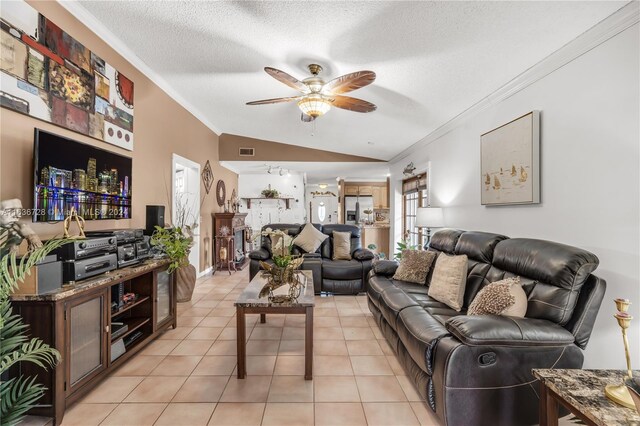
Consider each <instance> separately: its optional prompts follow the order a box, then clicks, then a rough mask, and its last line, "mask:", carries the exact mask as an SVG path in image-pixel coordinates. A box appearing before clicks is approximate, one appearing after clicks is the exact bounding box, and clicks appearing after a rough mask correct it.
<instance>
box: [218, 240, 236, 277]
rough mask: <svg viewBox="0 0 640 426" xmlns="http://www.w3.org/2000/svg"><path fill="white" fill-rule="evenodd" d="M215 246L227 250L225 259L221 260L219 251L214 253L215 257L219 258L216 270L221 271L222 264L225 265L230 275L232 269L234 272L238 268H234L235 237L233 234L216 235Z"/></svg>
mask: <svg viewBox="0 0 640 426" xmlns="http://www.w3.org/2000/svg"><path fill="white" fill-rule="evenodd" d="M215 238H216V245H215V246H216V248H217V250H220V249H221V248H222V247H224V248H225V249H226V250H227V259H226V260H224V261H223V260H222V258H221V257H220V252H218V253H216V258H217V259H220V260H219V262H218V265H217V268H216V269H217V270H218V271H221V270H222V266H223V265H224V266H226V268H227V271H229V275H231V270H233V271H234V272H237V271H238V269H237V268H236V262H235V260H234V257H235V254H236V245H235V239H234V236H233V235H225V236H222V235H216V237H215Z"/></svg>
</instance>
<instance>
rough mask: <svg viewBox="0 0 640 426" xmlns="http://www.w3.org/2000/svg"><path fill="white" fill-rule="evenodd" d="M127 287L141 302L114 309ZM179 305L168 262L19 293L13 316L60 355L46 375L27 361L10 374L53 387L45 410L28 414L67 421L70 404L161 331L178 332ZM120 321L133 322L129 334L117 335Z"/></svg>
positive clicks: (42, 401)
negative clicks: (44, 290)
mask: <svg viewBox="0 0 640 426" xmlns="http://www.w3.org/2000/svg"><path fill="white" fill-rule="evenodd" d="M120 285H122V286H123V290H124V292H125V293H135V294H136V295H138V297H137V298H136V299H135V301H133V302H130V303H128V304H125V305H122V306H113V307H112V300H117V299H118V298H117V292H118V290H119V288H120ZM114 293H115V294H114ZM176 300H177V299H176V285H175V276H174V275H169V273H168V272H167V262H166V261H163V260H161V261H156V260H153V261H147V262H146V263H143V264H141V265H136V266H131V267H128V268H124V269H118V270H116V271H112V272H108V273H106V274H102V275H99V276H96V277H93V278H90V279H87V280H83V281H78V282H77V283H76V284H74V285H72V286H69V287H63V288H61V289H59V290H57V291H55V292H52V293H47V294H42V295H24V294H16V295H13V296H12V305H13V309H14V312H16V313H18V314H20V315H21V316H22V318H23V320H24V322H25V324H28V325H29V327H30V328H29V334H30V335H31V336H32V337H39V338H40V339H42V340H43V341H44V342H45V343H48V344H49V345H51V346H53V347H55V348H56V349H57V350H58V351H59V352H60V355H61V360H60V363H59V364H58V365H57V366H56V367H55V368H53V369H49V370H46V371H45V370H43V369H42V368H40V367H37V366H35V365H34V364H31V363H23V364H20V365H19V366H18V368H17V369H16V370H14V371H12V372H11V375H13V374H17V375H21V374H24V375H27V376H34V375H37V376H38V382H40V383H42V384H44V385H45V386H46V387H47V391H46V392H45V395H44V396H43V397H42V398H41V399H40V401H39V405H38V406H37V407H36V408H34V409H33V410H31V411H30V413H29V414H33V415H38V416H47V417H53V419H54V425H59V424H61V423H62V418H63V417H64V411H65V409H66V407H68V406H69V405H70V404H72V403H73V402H75V401H77V400H78V399H79V398H81V397H82V396H84V395H86V394H87V393H88V391H90V390H91V389H92V388H93V387H95V386H96V385H97V384H98V383H99V382H100V381H101V380H102V379H103V378H104V377H105V376H106V375H107V374H108V373H110V372H111V371H113V370H114V369H115V368H117V367H118V366H120V365H122V364H123V363H125V362H126V361H127V359H129V358H130V357H131V356H132V355H134V354H135V353H136V352H138V351H140V349H142V348H143V347H144V346H145V345H147V344H148V343H149V342H151V341H152V340H153V339H155V338H156V337H157V336H158V335H159V334H160V333H161V332H163V331H164V330H166V329H167V328H169V327H173V328H175V327H176V325H177V322H176V321H177V314H176ZM114 322H121V323H124V324H126V325H127V328H128V330H127V331H126V332H125V333H123V334H121V335H119V336H117V337H115V338H114V337H112V324H113V323H114ZM136 336H137V337H136ZM134 337H136V338H135V339H133V338H134ZM132 339H133V340H132ZM122 343H124V346H125V352H124V353H123V354H122V355H120V356H119V357H117V358H115V359H114V360H113V361H112V360H111V359H112V357H115V354H116V351H115V348H116V346H119V345H121V344H122ZM112 348H113V351H112Z"/></svg>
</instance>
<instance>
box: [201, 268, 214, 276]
mask: <svg viewBox="0 0 640 426" xmlns="http://www.w3.org/2000/svg"><path fill="white" fill-rule="evenodd" d="M211 272H213V267H211V266H209V267H208V268H207V269H205V270H204V271H202V272H199V273H198V278H201V277H204V276H205V275H209V274H211Z"/></svg>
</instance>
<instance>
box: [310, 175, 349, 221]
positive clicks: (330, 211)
mask: <svg viewBox="0 0 640 426" xmlns="http://www.w3.org/2000/svg"><path fill="white" fill-rule="evenodd" d="M329 167H330V166H329ZM315 191H317V192H327V191H329V192H333V193H334V194H336V196H335V197H333V196H319V197H314V196H313V195H312V194H311V193H312V192H315ZM337 195H338V185H337V184H327V187H326V188H325V189H321V188H320V187H318V185H317V184H307V188H306V191H305V200H306V202H305V207H306V210H307V217H310V218H311V222H313V223H323V224H328V223H338V209H339V208H340V203H338V197H337ZM321 202H322V203H324V205H325V210H326V215H325V219H324V221H323V222H320V220H319V218H318V206H319V205H320V203H321ZM309 203H311V206H312V208H311V209H312V211H311V212H309Z"/></svg>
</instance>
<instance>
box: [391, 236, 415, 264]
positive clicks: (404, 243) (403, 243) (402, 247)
mask: <svg viewBox="0 0 640 426" xmlns="http://www.w3.org/2000/svg"><path fill="white" fill-rule="evenodd" d="M417 247H418V246H416V245H412V244H409V242H408V241H406V240H400V241H398V251H397V252H396V253H395V254H394V255H393V258H394V259H396V260H400V259H402V251H403V250H415V249H416V248H417Z"/></svg>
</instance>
